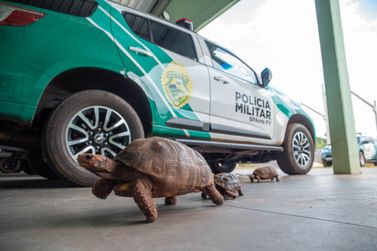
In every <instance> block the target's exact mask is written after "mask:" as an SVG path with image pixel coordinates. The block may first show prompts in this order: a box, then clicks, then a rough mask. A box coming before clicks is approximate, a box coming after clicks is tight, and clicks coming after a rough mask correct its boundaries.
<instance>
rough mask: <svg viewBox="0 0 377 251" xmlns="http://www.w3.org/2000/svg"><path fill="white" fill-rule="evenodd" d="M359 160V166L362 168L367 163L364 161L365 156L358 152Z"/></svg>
mask: <svg viewBox="0 0 377 251" xmlns="http://www.w3.org/2000/svg"><path fill="white" fill-rule="evenodd" d="M359 160H360V166H361V167H364V166H365V164H366V162H367V161H366V159H365V155H364V153H363V152H359Z"/></svg>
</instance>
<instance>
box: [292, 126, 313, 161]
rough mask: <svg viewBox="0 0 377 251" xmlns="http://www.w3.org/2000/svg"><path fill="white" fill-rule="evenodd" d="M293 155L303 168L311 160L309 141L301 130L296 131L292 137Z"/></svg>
mask: <svg viewBox="0 0 377 251" xmlns="http://www.w3.org/2000/svg"><path fill="white" fill-rule="evenodd" d="M292 150H293V157H294V159H295V161H296V163H297V164H298V166H299V167H300V168H305V167H306V166H307V165H308V163H309V162H310V160H311V156H312V154H311V152H310V150H311V149H310V142H309V139H308V137H307V136H306V135H305V134H304V133H303V132H296V133H295V134H294V135H293V139H292Z"/></svg>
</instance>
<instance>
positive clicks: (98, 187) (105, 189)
mask: <svg viewBox="0 0 377 251" xmlns="http://www.w3.org/2000/svg"><path fill="white" fill-rule="evenodd" d="M116 184H117V181H115V180H109V179H104V178H100V179H99V180H97V181H96V183H94V185H93V186H92V193H93V194H94V195H95V196H96V197H97V198H100V199H103V200H104V199H106V198H107V196H109V194H110V193H111V191H113V188H114V187H115V185H116Z"/></svg>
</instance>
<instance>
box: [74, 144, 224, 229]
mask: <svg viewBox="0 0 377 251" xmlns="http://www.w3.org/2000/svg"><path fill="white" fill-rule="evenodd" d="M78 162H79V164H80V166H82V167H84V168H85V169H87V170H89V171H91V172H93V173H94V174H96V175H98V176H99V177H101V178H100V179H99V180H98V181H97V182H96V183H95V184H94V185H93V187H92V192H93V194H94V195H95V196H96V197H98V198H100V199H106V198H107V196H108V195H109V194H110V193H111V192H112V191H114V193H115V194H116V195H118V196H124V197H133V198H134V201H135V202H136V204H137V206H138V207H139V209H140V210H141V211H142V212H143V213H144V215H145V216H146V221H147V222H153V221H155V220H156V219H157V215H158V213H157V207H156V204H155V202H154V200H153V198H159V197H165V204H166V205H175V204H176V198H175V196H177V195H182V194H186V193H190V192H200V191H201V192H202V193H204V194H206V195H208V196H209V197H210V198H211V200H212V201H213V203H215V204H217V205H222V204H223V201H224V197H223V196H222V195H221V194H220V193H219V192H218V191H217V190H216V188H215V185H214V180H213V174H212V171H211V168H210V167H209V166H208V164H207V162H206V161H205V159H204V158H203V156H202V155H200V153H198V152H197V151H195V150H194V149H192V148H190V147H188V146H186V145H184V144H181V143H179V142H176V141H173V140H169V139H165V138H160V137H151V138H143V139H136V140H134V141H132V142H131V143H130V144H129V145H128V146H127V147H126V148H125V149H123V150H122V151H121V152H120V153H119V154H118V155H117V156H115V158H114V160H112V159H110V158H107V157H105V156H102V155H95V154H88V153H84V154H80V155H79V156H78Z"/></svg>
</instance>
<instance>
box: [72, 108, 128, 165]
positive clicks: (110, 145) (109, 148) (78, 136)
mask: <svg viewBox="0 0 377 251" xmlns="http://www.w3.org/2000/svg"><path fill="white" fill-rule="evenodd" d="M130 142H131V132H130V129H129V126H128V124H127V121H126V120H125V119H124V118H123V117H122V116H121V115H120V114H119V113H118V112H117V111H115V110H113V109H111V108H109V107H105V106H89V107H85V108H84V109H81V110H80V111H79V112H77V113H76V114H75V115H74V116H73V117H72V119H71V120H70V121H69V123H68V126H67V129H66V137H65V143H66V147H67V150H68V152H69V154H70V156H71V157H72V158H73V159H74V160H75V161H76V162H77V157H78V155H79V154H82V153H91V154H101V155H104V156H107V157H110V158H113V157H115V156H116V155H117V154H118V153H119V152H120V151H121V150H123V149H124V148H126V146H127V145H128V144H129V143H130Z"/></svg>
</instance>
